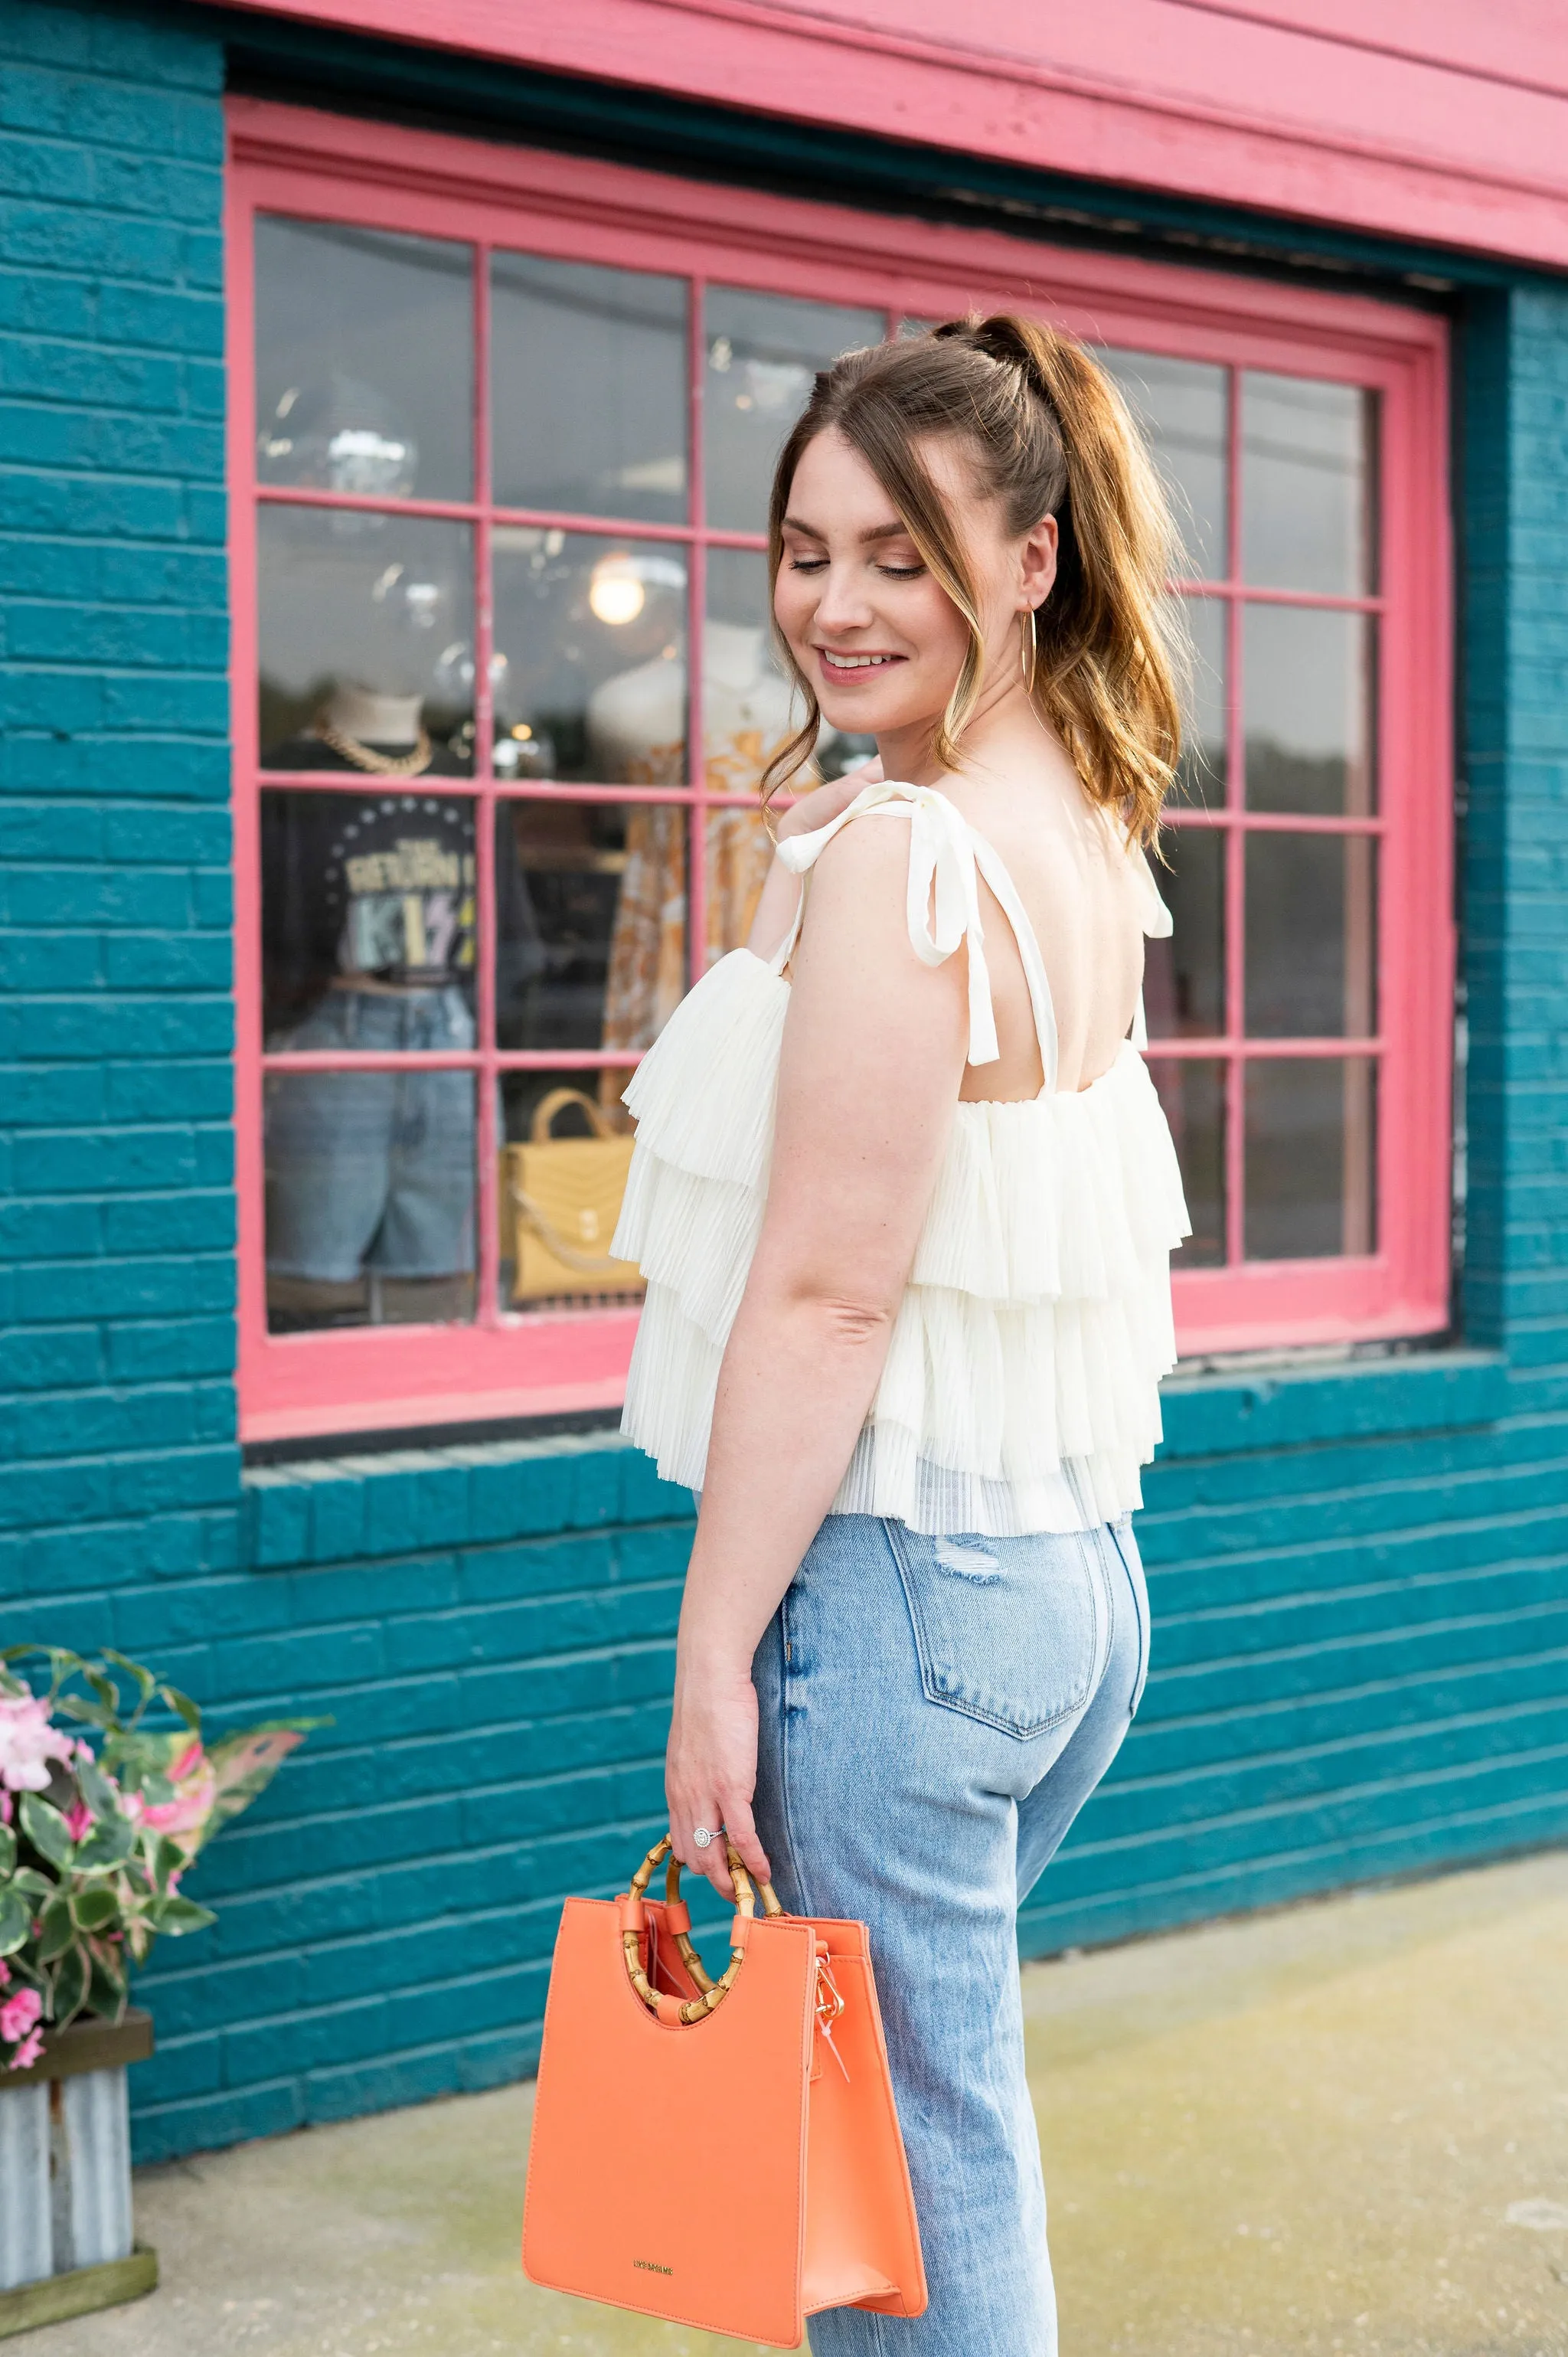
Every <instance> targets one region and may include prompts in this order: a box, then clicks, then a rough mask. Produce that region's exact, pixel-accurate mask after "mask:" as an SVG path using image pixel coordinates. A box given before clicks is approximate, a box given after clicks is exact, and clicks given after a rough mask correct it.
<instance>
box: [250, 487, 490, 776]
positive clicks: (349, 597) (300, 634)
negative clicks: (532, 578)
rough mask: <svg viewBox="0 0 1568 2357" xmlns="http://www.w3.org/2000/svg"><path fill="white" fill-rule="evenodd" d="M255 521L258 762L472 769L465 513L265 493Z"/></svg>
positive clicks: (413, 770)
mask: <svg viewBox="0 0 1568 2357" xmlns="http://www.w3.org/2000/svg"><path fill="white" fill-rule="evenodd" d="M256 531H257V562H258V583H257V589H258V602H259V609H260V610H259V618H258V619H259V632H260V641H261V677H260V681H259V699H260V700H259V709H258V725H259V731H260V741H261V748H262V766H263V769H283V770H303V769H323V770H334V769H352V770H363V771H364V772H365V774H366V775H367V776H371V777H396V778H413V777H424V776H430V777H441V776H443V775H445V776H447V777H452V776H456V775H458V774H460V773H463V772H466V771H467V770H469V769H470V768H471V767H472V764H473V711H474V640H473V599H474V588H473V539H472V534H471V533H470V532H469V530H468V527H467V524H458V523H435V522H430V521H428V520H427V519H425V518H423V517H418V516H400V515H395V514H386V515H381V514H372V513H367V512H365V511H362V510H360V511H342V510H338V511H334V510H332V509H323V508H292V507H263V509H262V511H261V512H260V514H259V515H258V517H257V519H256Z"/></svg>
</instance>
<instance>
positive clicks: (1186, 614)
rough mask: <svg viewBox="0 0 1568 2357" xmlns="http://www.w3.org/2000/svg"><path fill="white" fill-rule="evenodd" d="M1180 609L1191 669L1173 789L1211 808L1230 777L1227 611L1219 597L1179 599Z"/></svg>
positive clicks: (1219, 804) (1220, 802)
mask: <svg viewBox="0 0 1568 2357" xmlns="http://www.w3.org/2000/svg"><path fill="white" fill-rule="evenodd" d="M1179 606H1180V612H1181V619H1182V623H1183V625H1184V627H1185V629H1186V631H1187V656H1188V662H1189V671H1188V676H1187V701H1186V709H1185V711H1184V712H1183V714H1182V747H1181V762H1180V766H1179V769H1178V770H1177V773H1176V790H1177V791H1178V792H1179V793H1180V795H1181V796H1182V799H1183V800H1184V801H1186V802H1196V803H1197V805H1198V806H1199V808H1200V809H1205V810H1215V809H1219V808H1221V807H1222V806H1223V804H1224V802H1225V787H1226V780H1227V779H1228V777H1229V776H1230V754H1229V735H1230V732H1229V729H1228V727H1227V725H1226V711H1225V674H1226V661H1225V647H1226V628H1225V622H1226V609H1225V608H1224V606H1223V605H1221V603H1220V602H1219V599H1218V598H1217V597H1183V598H1182V599H1180V601H1179Z"/></svg>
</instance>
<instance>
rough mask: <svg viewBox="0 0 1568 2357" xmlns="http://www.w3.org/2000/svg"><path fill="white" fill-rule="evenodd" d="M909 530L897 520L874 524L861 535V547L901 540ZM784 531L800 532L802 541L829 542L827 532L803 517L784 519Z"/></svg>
mask: <svg viewBox="0 0 1568 2357" xmlns="http://www.w3.org/2000/svg"><path fill="white" fill-rule="evenodd" d="M908 529H909V527H908V524H907V523H904V522H900V521H899V520H897V518H896V519H895V520H894V522H892V523H877V524H873V525H872V527H871V529H870V531H869V532H863V533H861V535H860V540H861V545H862V546H863V547H869V546H870V544H872V543H873V542H874V541H878V540H901V539H903V538H904V536H905V535H906V534H907V533H908ZM784 530H785V531H786V532H798V533H800V537H801V538H802V540H820V541H822V542H823V543H824V544H825V543H826V540H827V533H825V532H819V531H818V530H817V527H816V525H815V524H814V523H808V522H806V520H805V518H804V517H803V516H792V515H787V516H786V517H785V519H784Z"/></svg>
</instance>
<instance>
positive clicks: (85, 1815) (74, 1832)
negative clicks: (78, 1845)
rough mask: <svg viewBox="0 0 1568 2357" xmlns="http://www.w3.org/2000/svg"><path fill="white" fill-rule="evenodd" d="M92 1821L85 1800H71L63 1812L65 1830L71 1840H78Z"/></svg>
mask: <svg viewBox="0 0 1568 2357" xmlns="http://www.w3.org/2000/svg"><path fill="white" fill-rule="evenodd" d="M91 1823H92V1812H91V1809H90V1808H89V1807H88V1805H87V1803H86V1802H85V1801H76V1802H73V1803H72V1804H71V1806H70V1808H69V1809H68V1810H67V1811H66V1813H65V1824H66V1831H67V1832H68V1833H69V1834H70V1837H71V1839H72V1841H73V1842H79V1841H80V1840H81V1836H82V1835H83V1834H84V1833H86V1832H87V1830H88V1828H89V1826H90V1825H91Z"/></svg>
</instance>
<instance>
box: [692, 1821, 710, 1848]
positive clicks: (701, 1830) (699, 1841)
mask: <svg viewBox="0 0 1568 2357" xmlns="http://www.w3.org/2000/svg"><path fill="white" fill-rule="evenodd" d="M692 1839H693V1841H694V1842H695V1843H696V1845H697V1847H698V1848H699V1849H706V1848H707V1846H708V1844H709V1843H710V1842H711V1841H712V1840H713V1835H712V1834H711V1833H710V1832H709V1831H708V1829H707V1827H706V1825H693V1828H692Z"/></svg>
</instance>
